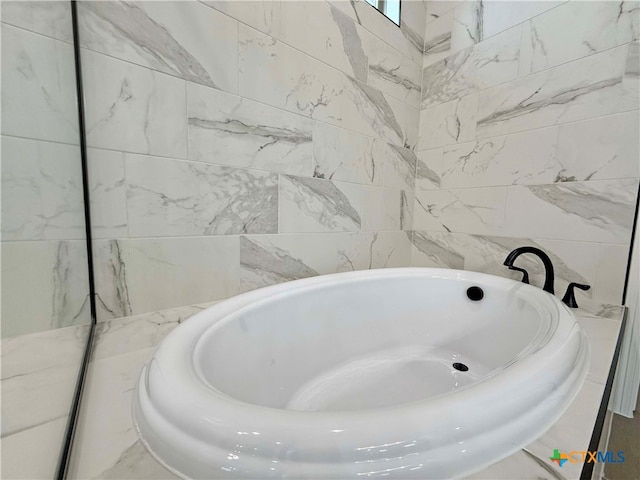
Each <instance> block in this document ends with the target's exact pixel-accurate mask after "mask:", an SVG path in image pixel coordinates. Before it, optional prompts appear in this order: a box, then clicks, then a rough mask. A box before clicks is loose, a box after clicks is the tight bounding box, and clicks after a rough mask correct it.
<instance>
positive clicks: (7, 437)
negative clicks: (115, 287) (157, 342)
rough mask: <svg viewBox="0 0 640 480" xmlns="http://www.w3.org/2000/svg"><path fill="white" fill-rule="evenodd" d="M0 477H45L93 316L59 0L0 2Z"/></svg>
mask: <svg viewBox="0 0 640 480" xmlns="http://www.w3.org/2000/svg"><path fill="white" fill-rule="evenodd" d="M0 8H1V14H0V20H1V22H0V28H1V35H2V59H1V61H2V65H1V67H2V69H1V82H2V83H1V85H2V95H1V96H2V125H1V140H0V141H1V176H2V180H1V202H2V203H1V214H2V217H1V246H0V248H1V255H2V257H1V280H2V284H1V314H2V317H1V335H2V346H1V348H2V369H1V386H2V471H1V476H2V478H52V477H54V475H55V471H56V466H57V463H58V457H59V454H60V450H61V446H62V444H63V440H64V438H65V432H66V427H67V421H68V416H69V410H70V407H71V404H72V401H73V396H74V391H75V387H76V380H77V377H78V371H79V368H80V365H81V363H82V357H83V353H84V349H85V344H86V341H87V335H88V332H89V325H90V322H91V314H90V302H89V280H88V268H87V249H86V236H85V223H84V204H83V187H82V164H81V154H80V137H79V129H78V102H77V94H76V92H77V91H76V82H75V60H74V47H73V30H72V22H71V8H70V3H69V2H66V1H65V2H58V1H44V2H5V1H3V2H2V5H1V7H0Z"/></svg>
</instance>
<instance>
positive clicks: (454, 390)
mask: <svg viewBox="0 0 640 480" xmlns="http://www.w3.org/2000/svg"><path fill="white" fill-rule="evenodd" d="M474 286H475V287H480V288H481V289H482V291H483V294H484V295H483V296H482V298H481V299H480V300H472V299H470V298H469V296H471V297H472V298H478V295H477V293H478V292H477V291H476V292H475V293H476V295H475V296H474V295H472V294H470V295H468V294H467V291H468V289H469V288H471V287H474ZM471 293H474V292H473V290H472V291H471ZM588 350H589V346H588V342H587V339H586V336H585V334H584V332H583V331H582V329H581V327H580V326H579V325H578V323H577V322H576V320H575V317H574V316H573V314H572V313H571V311H570V310H569V309H568V308H566V307H565V306H564V304H562V303H561V302H560V301H559V300H558V299H557V298H556V297H554V296H552V295H549V294H548V293H546V292H544V291H542V290H541V289H538V288H536V287H533V286H530V285H525V284H523V283H518V282H515V281H512V280H508V279H504V278H500V277H495V276H492V275H485V274H480V273H473V272H466V271H459V270H448V269H429V268H399V269H385V270H368V271H362V272H351V273H342V274H334V275H325V276H320V277H314V278H308V279H304V280H297V281H293V282H288V283H284V284H280V285H276V286H272V287H267V288H262V289H259V290H255V291H253V292H249V293H245V294H243V295H239V296H237V297H234V298H231V299H229V300H226V301H224V302H221V303H219V304H217V305H215V306H213V307H211V308H209V309H207V310H205V311H203V312H201V313H199V314H197V315H195V316H194V317H192V318H190V319H189V320H188V321H187V322H185V323H183V324H182V325H180V326H178V327H177V328H176V329H175V330H174V331H172V332H171V333H170V334H169V335H168V336H167V337H166V338H165V339H164V340H163V341H162V342H161V344H160V345H159V347H158V349H157V350H156V352H155V353H154V355H153V357H152V359H151V361H150V362H149V364H148V365H147V366H146V367H145V368H144V370H143V372H142V375H141V377H140V381H139V383H138V388H137V392H136V395H135V399H134V420H135V424H136V428H137V429H138V432H139V433H140V435H141V438H142V440H143V442H144V444H145V445H146V447H147V448H148V449H149V450H150V451H151V453H152V454H153V455H154V456H155V457H156V458H157V459H158V460H160V461H161V462H162V463H163V464H164V465H165V466H167V467H168V468H169V469H170V470H172V471H173V472H174V473H176V474H178V475H179V476H181V477H184V478H243V479H261V478H295V479H303V478H309V479H320V478H333V479H347V478H362V477H367V476H368V477H371V476H373V477H377V476H385V477H387V478H419V479H426V478H439V479H441V478H449V477H452V476H463V475H465V474H470V473H472V472H474V471H477V470H479V469H481V468H483V467H484V466H486V465H489V464H491V463H493V462H495V461H498V460H500V459H502V458H504V457H506V456H508V455H510V454H511V453H513V452H515V451H516V450H518V449H520V448H522V447H523V446H525V445H527V444H528V443H530V442H531V441H533V440H535V439H536V438H537V437H538V436H540V435H541V434H542V433H543V432H544V431H545V430H546V429H548V428H549V427H550V426H551V425H552V424H553V423H554V422H555V421H556V420H557V419H558V418H559V416H560V415H561V414H562V413H563V412H564V410H566V408H567V407H568V406H569V404H570V403H571V401H572V400H573V398H574V397H575V395H576V394H577V392H578V390H579V389H580V387H581V385H582V383H583V381H584V378H585V376H586V371H587V367H588ZM454 364H456V365H455V367H454ZM465 368H466V370H465Z"/></svg>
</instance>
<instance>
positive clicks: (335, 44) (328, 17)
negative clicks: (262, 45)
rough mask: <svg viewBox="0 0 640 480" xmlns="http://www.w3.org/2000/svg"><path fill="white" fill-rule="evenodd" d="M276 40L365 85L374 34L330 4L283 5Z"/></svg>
mask: <svg viewBox="0 0 640 480" xmlns="http://www.w3.org/2000/svg"><path fill="white" fill-rule="evenodd" d="M280 16H281V21H280V30H279V33H277V34H276V36H277V38H278V39H280V40H282V41H283V42H285V43H287V44H288V45H291V46H293V47H295V48H297V49H298V50H301V51H303V52H305V53H306V54H308V55H311V56H312V57H313V58H316V59H318V60H321V61H323V62H325V63H327V64H329V65H331V66H332V67H335V68H337V69H338V70H341V71H342V72H344V73H346V74H348V75H351V76H353V77H355V78H357V79H358V80H360V81H362V82H366V81H367V64H368V56H367V49H368V44H369V43H370V40H369V38H370V37H373V35H372V34H371V33H369V32H368V31H367V30H365V29H364V28H362V27H361V26H360V25H358V24H357V23H356V22H354V21H353V20H352V19H351V18H349V16H348V15H345V14H344V13H343V12H341V11H340V10H339V9H338V8H335V7H334V6H333V5H331V4H330V3H327V2H281V6H280Z"/></svg>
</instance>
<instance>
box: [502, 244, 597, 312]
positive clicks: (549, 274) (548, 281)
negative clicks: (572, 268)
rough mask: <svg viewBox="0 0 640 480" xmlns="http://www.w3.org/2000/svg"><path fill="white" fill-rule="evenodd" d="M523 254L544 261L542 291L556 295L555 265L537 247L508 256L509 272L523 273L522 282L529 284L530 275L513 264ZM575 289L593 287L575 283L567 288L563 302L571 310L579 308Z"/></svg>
mask: <svg viewBox="0 0 640 480" xmlns="http://www.w3.org/2000/svg"><path fill="white" fill-rule="evenodd" d="M523 253H533V254H535V255H537V256H538V257H540V260H542V263H544V270H545V272H544V273H545V275H544V287H542V289H543V290H544V291H545V292H549V293H551V294H552V295H553V294H554V293H555V292H554V290H553V280H554V278H553V275H554V273H553V263H551V259H550V258H549V255H547V254H546V253H544V252H543V251H542V250H540V249H539V248H536V247H520V248H516V249H515V250H514V251H512V252H511V253H510V254H509V255H507V258H505V260H504V265H506V266H507V267H509V270H515V271H517V272H520V273H522V281H523V282H524V283H529V274H528V273H527V271H526V270H525V269H524V268H519V267H514V266H513V262H515V261H516V258H518V257H519V256H520V255H522V254H523ZM575 288H579V289H581V290H589V289H590V288H591V287H590V286H589V285H582V284H580V283H573V282H572V283H570V284H569V286H568V287H567V292H566V293H565V294H564V297H562V301H563V302H564V303H565V304H566V305H567V306H569V307H571V308H578V304H577V303H576V297H575V294H574V289H575Z"/></svg>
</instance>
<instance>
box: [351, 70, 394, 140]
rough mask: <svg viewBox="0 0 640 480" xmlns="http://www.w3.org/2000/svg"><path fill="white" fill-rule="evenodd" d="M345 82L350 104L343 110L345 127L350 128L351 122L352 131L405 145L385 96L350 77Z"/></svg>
mask: <svg viewBox="0 0 640 480" xmlns="http://www.w3.org/2000/svg"><path fill="white" fill-rule="evenodd" d="M346 82H347V86H348V87H347V94H348V99H349V100H350V102H352V103H349V105H348V107H347V106H345V109H346V108H348V109H349V110H345V118H344V124H345V126H351V125H350V124H351V122H353V123H354V124H355V126H354V128H353V129H354V130H357V131H362V133H365V134H373V135H376V136H378V137H380V138H382V139H384V140H387V141H389V142H393V143H396V144H400V145H405V134H404V131H403V128H402V127H401V125H400V121H399V120H398V118H396V113H395V112H394V111H393V108H392V107H391V105H390V103H389V102H388V101H387V99H386V98H385V96H384V95H383V94H382V93H381V92H380V91H379V90H376V89H375V88H372V87H369V86H368V85H365V84H363V83H360V82H358V81H357V80H354V79H352V78H350V77H347V78H346ZM349 114H350V115H349ZM347 115H349V116H347Z"/></svg>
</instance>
